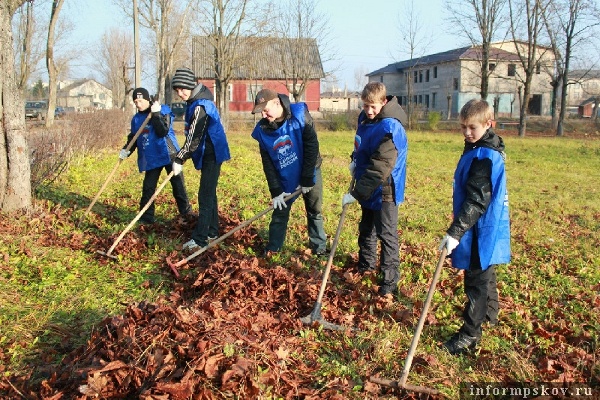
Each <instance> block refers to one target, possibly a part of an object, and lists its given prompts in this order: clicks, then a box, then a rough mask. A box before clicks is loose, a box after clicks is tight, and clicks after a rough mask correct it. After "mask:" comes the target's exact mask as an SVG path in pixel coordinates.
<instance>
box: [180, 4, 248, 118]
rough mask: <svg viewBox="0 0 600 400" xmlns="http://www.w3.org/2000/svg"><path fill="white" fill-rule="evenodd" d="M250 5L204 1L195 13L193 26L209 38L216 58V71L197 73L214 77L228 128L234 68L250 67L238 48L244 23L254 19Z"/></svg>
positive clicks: (218, 105)
mask: <svg viewBox="0 0 600 400" xmlns="http://www.w3.org/2000/svg"><path fill="white" fill-rule="evenodd" d="M249 5H250V0H228V1H223V0H202V1H200V3H199V6H198V8H197V10H196V12H195V13H194V14H195V15H196V17H197V19H198V20H197V24H194V25H196V26H197V27H198V28H199V29H200V31H201V33H202V36H205V37H207V38H208V43H209V46H210V47H211V48H210V49H207V51H212V53H213V55H214V63H213V71H195V72H196V73H197V74H200V75H206V73H207V72H210V73H212V74H213V75H214V78H215V93H214V95H215V103H216V105H217V108H218V109H219V113H220V114H221V118H222V119H223V123H224V124H225V125H226V126H227V124H228V121H229V99H228V96H227V87H228V86H229V83H230V82H231V81H232V79H234V70H235V68H239V67H241V66H244V65H245V64H247V58H246V57H247V55H245V54H241V53H240V52H239V51H237V49H238V48H239V43H240V42H241V40H244V39H243V37H244V26H245V25H244V24H245V22H247V21H248V20H250V19H251V17H250V15H249V14H248V11H247V10H248V8H249ZM245 58H246V59H245ZM189 64H190V65H191V60H190V63H189Z"/></svg>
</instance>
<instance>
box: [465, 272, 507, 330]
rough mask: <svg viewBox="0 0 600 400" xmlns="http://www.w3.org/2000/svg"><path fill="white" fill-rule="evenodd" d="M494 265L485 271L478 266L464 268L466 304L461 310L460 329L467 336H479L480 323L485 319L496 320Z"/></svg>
mask: <svg viewBox="0 0 600 400" xmlns="http://www.w3.org/2000/svg"><path fill="white" fill-rule="evenodd" d="M495 267H496V266H495V265H490V266H489V267H488V268H487V269H486V270H485V271H484V270H482V269H481V267H480V266H471V268H470V269H468V270H465V277H464V284H465V294H466V295H467V299H468V301H467V304H466V305H465V309H464V311H463V319H464V323H463V326H462V327H461V328H460V330H461V331H462V332H464V333H466V334H467V335H469V336H475V337H481V324H483V322H484V321H485V320H486V319H487V320H488V321H490V322H491V323H496V322H497V321H498V288H497V285H496V268H495Z"/></svg>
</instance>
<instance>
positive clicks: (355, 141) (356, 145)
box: [354, 135, 361, 150]
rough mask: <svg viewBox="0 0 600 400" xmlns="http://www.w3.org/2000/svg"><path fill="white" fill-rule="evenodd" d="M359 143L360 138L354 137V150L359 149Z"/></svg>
mask: <svg viewBox="0 0 600 400" xmlns="http://www.w3.org/2000/svg"><path fill="white" fill-rule="evenodd" d="M360 142H361V139H360V136H358V135H355V136H354V150H358V148H359V147H360Z"/></svg>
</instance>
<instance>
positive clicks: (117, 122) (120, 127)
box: [27, 110, 131, 191]
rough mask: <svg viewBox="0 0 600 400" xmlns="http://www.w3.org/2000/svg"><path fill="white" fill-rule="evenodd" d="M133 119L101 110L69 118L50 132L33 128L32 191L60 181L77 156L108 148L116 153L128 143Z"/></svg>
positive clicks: (30, 137)
mask: <svg viewBox="0 0 600 400" xmlns="http://www.w3.org/2000/svg"><path fill="white" fill-rule="evenodd" d="M130 118H131V115H128V114H127V113H125V112H123V111H121V110H98V111H95V112H91V113H82V114H68V116H67V117H65V118H64V119H61V120H60V121H56V122H55V124H54V125H53V126H52V127H50V128H46V127H45V126H38V125H29V126H28V133H27V145H28V147H29V162H30V167H31V188H32V190H34V191H35V190H36V189H37V188H38V187H39V186H40V185H42V184H44V183H46V184H48V183H51V182H52V181H54V180H55V179H56V178H58V177H59V176H60V175H61V174H62V173H63V172H64V171H65V170H66V169H67V167H68V166H69V163H70V162H71V160H72V158H73V157H74V156H75V155H86V154H89V153H92V152H97V151H99V150H103V149H106V148H111V149H115V152H116V151H117V149H119V148H121V146H123V144H124V143H125V141H126V137H127V134H128V133H129V126H130V125H129V122H130Z"/></svg>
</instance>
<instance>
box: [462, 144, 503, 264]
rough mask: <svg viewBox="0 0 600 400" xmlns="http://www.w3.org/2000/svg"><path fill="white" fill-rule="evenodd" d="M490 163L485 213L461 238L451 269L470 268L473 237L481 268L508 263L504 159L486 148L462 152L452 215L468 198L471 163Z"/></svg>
mask: <svg viewBox="0 0 600 400" xmlns="http://www.w3.org/2000/svg"><path fill="white" fill-rule="evenodd" d="M484 159H489V160H491V165H492V167H491V199H490V202H489V205H488V206H487V209H486V210H485V212H484V213H483V214H482V215H481V216H480V217H479V218H478V219H477V222H476V223H475V225H473V226H472V227H471V228H470V229H468V230H467V231H466V232H465V233H464V234H463V236H462V237H461V238H460V242H459V244H458V246H457V247H456V249H454V251H453V252H452V254H451V257H452V266H453V267H455V268H459V269H469V265H470V261H471V252H472V250H471V249H472V246H473V238H474V237H476V238H477V243H476V245H477V250H478V252H479V260H480V263H481V268H482V269H483V270H485V269H487V268H488V267H489V266H490V265H495V264H505V263H508V262H509V261H510V221H509V212H508V192H507V189H506V172H505V168H504V156H503V154H502V153H501V152H500V151H498V150H495V149H492V148H489V147H476V148H474V149H472V150H469V151H467V152H465V153H463V155H462V157H461V159H460V161H459V162H458V165H457V167H456V171H455V173H454V189H453V196H452V204H453V211H454V215H455V216H457V215H459V213H460V212H461V210H462V208H463V203H464V202H465V199H466V198H467V196H468V192H467V181H468V179H469V172H470V170H471V165H472V163H473V161H474V160H484Z"/></svg>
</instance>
